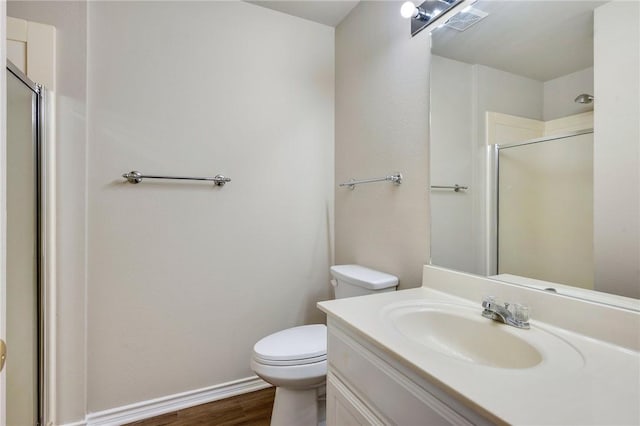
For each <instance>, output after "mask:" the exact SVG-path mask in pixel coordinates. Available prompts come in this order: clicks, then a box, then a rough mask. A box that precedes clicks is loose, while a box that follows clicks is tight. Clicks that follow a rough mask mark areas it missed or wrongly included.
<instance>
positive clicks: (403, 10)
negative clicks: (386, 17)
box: [400, 1, 418, 19]
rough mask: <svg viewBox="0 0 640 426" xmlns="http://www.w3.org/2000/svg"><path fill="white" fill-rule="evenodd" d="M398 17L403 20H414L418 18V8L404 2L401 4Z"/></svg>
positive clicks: (408, 2)
mask: <svg viewBox="0 0 640 426" xmlns="http://www.w3.org/2000/svg"><path fill="white" fill-rule="evenodd" d="M400 15H402V17H403V18H407V19H409V18H415V17H416V16H418V8H417V7H416V5H415V4H413V2H411V1H407V2H404V3H403V4H402V7H400Z"/></svg>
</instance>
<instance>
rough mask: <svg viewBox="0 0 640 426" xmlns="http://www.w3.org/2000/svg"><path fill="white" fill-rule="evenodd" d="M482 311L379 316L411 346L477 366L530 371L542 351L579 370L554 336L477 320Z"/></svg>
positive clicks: (436, 309)
mask: <svg viewBox="0 0 640 426" xmlns="http://www.w3.org/2000/svg"><path fill="white" fill-rule="evenodd" d="M481 310H482V309H481V308H479V307H478V308H477V309H474V308H472V307H467V306H460V305H453V304H451V305H449V304H437V303H433V304H429V303H422V304H409V305H406V304H405V305H401V306H390V307H388V308H387V309H385V310H384V311H383V316H384V320H385V322H386V323H388V324H389V325H390V326H391V327H392V329H393V330H395V331H396V332H397V333H399V334H401V335H402V336H404V337H405V338H406V339H408V340H409V341H410V343H412V344H414V345H419V346H421V347H423V348H425V349H428V350H431V351H435V352H437V353H439V354H442V355H445V356H447V357H450V358H455V359H458V360H461V361H466V362H469V363H473V364H476V365H482V366H488V367H495V368H505V369H526V368H532V367H535V366H537V365H539V364H541V363H542V362H543V361H545V358H546V357H545V354H544V353H545V351H546V352H547V353H555V354H557V359H556V360H557V361H562V360H564V361H567V362H568V363H569V365H571V366H573V367H576V366H578V365H582V357H581V355H580V354H579V353H578V352H577V351H576V350H575V349H574V348H573V347H572V346H571V345H569V344H568V343H566V342H565V341H564V340H562V339H560V338H558V337H557V336H555V335H552V334H550V333H545V332H544V331H542V330H539V329H535V328H534V327H532V328H531V329H529V330H523V329H518V328H515V327H511V326H507V325H505V324H502V323H499V322H496V321H493V320H490V319H487V318H484V317H482V316H481V314H480V313H481ZM549 351H550V352H549Z"/></svg>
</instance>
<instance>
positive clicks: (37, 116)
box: [5, 59, 51, 425]
mask: <svg viewBox="0 0 640 426" xmlns="http://www.w3.org/2000/svg"><path fill="white" fill-rule="evenodd" d="M6 71H7V76H8V74H13V75H14V76H15V77H16V78H17V79H18V80H20V81H21V82H22V83H23V84H24V85H25V86H27V87H28V88H29V89H30V90H31V91H32V92H33V93H34V94H35V95H36V102H34V104H33V105H32V124H33V126H34V139H35V140H34V145H35V165H36V166H35V169H36V180H35V181H36V220H35V222H36V242H35V244H36V269H37V271H36V276H37V280H36V292H37V298H36V305H37V306H36V312H37V319H36V322H37V334H38V339H37V352H38V354H37V358H38V366H37V370H38V371H37V377H38V380H37V384H36V387H37V397H38V403H37V413H36V419H37V422H38V423H37V425H44V424H46V422H47V421H49V420H50V419H49V415H48V414H49V413H47V409H48V405H49V404H48V402H49V397H50V396H51V395H50V392H49V389H50V383H49V382H50V380H49V377H50V376H49V374H50V372H49V368H48V366H49V365H50V362H49V360H48V358H47V357H48V352H49V351H48V350H47V347H48V343H50V342H49V336H48V333H47V318H48V310H47V305H48V304H49V303H48V300H47V297H46V296H47V293H48V292H47V291H46V282H47V277H46V260H45V247H46V245H47V244H46V243H47V227H46V225H47V223H46V222H47V221H46V215H45V212H46V211H47V205H46V201H47V199H46V196H45V191H44V188H45V182H44V177H45V176H46V175H47V170H46V166H45V165H46V161H45V147H44V139H45V130H46V129H45V123H46V116H45V110H46V104H47V98H46V90H45V88H44V87H43V86H42V85H41V84H38V83H36V82H34V81H32V80H31V79H30V78H29V77H27V76H26V75H25V74H24V73H23V72H22V71H20V69H18V67H17V66H15V65H14V64H13V63H12V62H11V61H10V60H8V59H7V63H6ZM5 113H6V112H5ZM5 149H6V147H5ZM5 172H6V171H5Z"/></svg>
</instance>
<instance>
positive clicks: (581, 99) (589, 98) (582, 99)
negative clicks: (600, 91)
mask: <svg viewBox="0 0 640 426" xmlns="http://www.w3.org/2000/svg"><path fill="white" fill-rule="evenodd" d="M593 99H594V98H593V95H589V94H587V93H583V94H581V95H578V96H576V98H575V99H574V100H573V102H575V103H577V104H590V103H592V102H593Z"/></svg>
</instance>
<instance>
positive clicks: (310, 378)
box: [251, 265, 398, 426]
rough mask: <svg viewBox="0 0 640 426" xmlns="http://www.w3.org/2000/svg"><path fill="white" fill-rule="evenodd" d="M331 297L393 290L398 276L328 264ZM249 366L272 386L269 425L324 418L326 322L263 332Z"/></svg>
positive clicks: (312, 423) (303, 425)
mask: <svg viewBox="0 0 640 426" xmlns="http://www.w3.org/2000/svg"><path fill="white" fill-rule="evenodd" d="M331 275H332V276H333V277H334V280H332V284H333V286H334V288H335V297H336V298H343V297H353V296H361V295H365V294H372V293H379V292H386V291H394V290H395V289H396V286H397V285H398V278H397V277H395V276H393V275H389V274H386V273H384V272H379V271H375V270H373V269H369V268H365V267H363V266H359V265H336V266H332V267H331ZM251 369H252V370H253V371H254V372H255V373H256V374H257V375H258V376H259V377H261V378H262V379H263V380H265V381H266V382H268V383H271V384H272V385H274V386H276V397H275V400H274V404H273V413H272V415H271V425H272V426H290V425H291V426H317V425H319V424H323V422H324V409H325V404H324V399H323V396H324V391H325V389H324V385H325V381H326V376H327V327H326V326H325V325H324V324H313V325H303V326H300V327H293V328H289V329H286V330H282V331H279V332H277V333H274V334H271V335H269V336H266V337H264V338H263V339H261V340H260V341H258V343H256V344H255V346H254V347H253V356H252V358H251Z"/></svg>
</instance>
